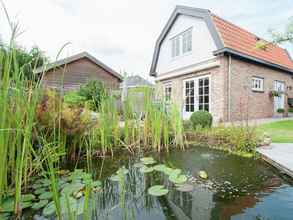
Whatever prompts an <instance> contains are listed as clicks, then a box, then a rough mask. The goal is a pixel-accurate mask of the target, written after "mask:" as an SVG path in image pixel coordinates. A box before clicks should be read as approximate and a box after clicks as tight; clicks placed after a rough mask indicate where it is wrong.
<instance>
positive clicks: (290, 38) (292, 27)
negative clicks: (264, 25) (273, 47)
mask: <svg viewBox="0 0 293 220" xmlns="http://www.w3.org/2000/svg"><path fill="white" fill-rule="evenodd" d="M270 32H271V35H272V37H273V42H274V43H276V44H282V43H288V42H289V43H291V44H292V45H293V17H291V18H290V19H289V23H288V24H287V26H286V30H285V31H284V32H283V33H281V32H277V31H272V30H271V31H270Z"/></svg>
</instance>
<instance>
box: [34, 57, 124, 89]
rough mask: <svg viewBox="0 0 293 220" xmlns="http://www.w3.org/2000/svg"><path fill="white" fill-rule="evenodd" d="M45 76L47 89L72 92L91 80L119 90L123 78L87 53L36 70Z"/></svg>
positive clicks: (44, 82) (44, 83)
mask: <svg viewBox="0 0 293 220" xmlns="http://www.w3.org/2000/svg"><path fill="white" fill-rule="evenodd" d="M35 73H36V74H43V77H42V81H41V83H42V85H43V86H44V87H45V88H52V89H56V90H62V89H63V90H64V91H65V92H66V91H71V90H77V89H79V88H80V86H81V85H83V84H86V83H87V82H89V81H91V80H99V81H101V82H102V83H103V84H104V85H105V87H106V88H108V89H119V84H120V83H121V82H122V76H121V75H120V74H119V73H117V72H116V71H115V70H113V69H112V68H110V67H108V66H107V65H105V64H104V63H102V62H101V61H99V60H98V59H96V58H95V57H93V56H92V55H90V54H89V53H87V52H82V53H79V54H76V55H74V56H70V57H67V58H65V59H62V60H59V61H56V62H54V63H51V64H48V65H46V66H43V67H40V68H38V69H36V70H35Z"/></svg>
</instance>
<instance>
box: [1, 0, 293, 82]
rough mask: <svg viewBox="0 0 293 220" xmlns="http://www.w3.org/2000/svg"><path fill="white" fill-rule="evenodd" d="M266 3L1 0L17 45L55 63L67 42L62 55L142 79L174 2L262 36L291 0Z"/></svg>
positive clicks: (228, 0) (279, 19) (281, 16)
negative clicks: (14, 25) (15, 26)
mask: <svg viewBox="0 0 293 220" xmlns="http://www.w3.org/2000/svg"><path fill="white" fill-rule="evenodd" d="M267 2H268V1H267V0H260V1H257V2H256V1H255V2H254V3H251V2H250V3H247V1H246V0H242V1H238V3H237V7H235V4H234V1H233V0H222V1H217V0H197V1H195V0H148V1H142V0H119V1H117V0H83V1H82V0H25V1H19V0H4V3H5V4H6V7H7V9H8V11H9V14H10V16H11V17H12V18H14V19H17V20H18V21H19V22H20V24H21V26H22V29H23V30H25V33H24V34H22V35H21V36H20V37H19V39H18V41H19V43H20V44H21V45H24V46H26V47H31V46H32V45H35V44H36V45H38V46H39V47H40V48H41V49H43V50H44V51H46V52H47V54H48V55H49V56H50V57H51V58H52V60H53V59H54V58H55V56H56V54H57V52H58V51H59V49H60V48H61V47H62V45H64V44H65V43H66V42H71V44H70V45H69V46H68V47H67V48H66V49H65V50H64V52H63V54H62V56H67V55H71V54H74V53H77V52H80V51H89V52H90V53H92V54H93V55H94V56H96V57H97V58H98V59H100V60H101V61H102V62H104V63H106V64H108V65H109V66H111V67H112V68H114V69H115V70H117V71H120V70H124V71H127V72H129V73H133V74H141V75H143V76H145V77H146V76H148V71H149V68H150V64H151V59H152V54H153V49H154V44H155V41H156V38H157V37H158V35H159V34H160V31H161V30H162V28H163V26H164V25H165V23H166V22H167V19H168V18H169V16H170V14H171V12H172V10H173V9H174V7H175V5H176V4H181V5H190V6H194V7H203V8H208V9H211V10H212V11H213V12H215V13H217V14H218V15H220V16H223V17H224V18H227V19H229V20H231V21H232V22H235V23H236V24H239V25H242V26H243V27H245V28H248V29H249V30H251V31H256V32H257V33H256V34H258V35H260V36H262V35H265V34H266V32H267V29H268V28H269V27H272V26H274V27H275V26H278V24H280V23H282V24H283V22H284V21H285V18H286V16H287V15H289V14H290V13H291V14H292V15H293V12H292V9H290V7H289V6H290V0H283V1H282V4H278V3H276V1H275V2H272V3H270V4H268V3H267ZM274 8H277V9H278V10H274ZM291 8H292V7H291ZM272 11H274V16H271V12H272ZM0 19H1V20H0V21H1V27H0V28H1V30H0V34H1V36H2V38H4V39H6V40H7V39H8V25H7V22H6V21H5V19H4V13H3V10H1V12H0ZM3 24H4V25H3Z"/></svg>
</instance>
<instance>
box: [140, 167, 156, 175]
mask: <svg viewBox="0 0 293 220" xmlns="http://www.w3.org/2000/svg"><path fill="white" fill-rule="evenodd" d="M139 170H140V172H142V173H151V172H153V171H154V168H153V167H147V166H143V167H141V168H140V169H139Z"/></svg>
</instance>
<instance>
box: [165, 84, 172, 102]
mask: <svg viewBox="0 0 293 220" xmlns="http://www.w3.org/2000/svg"><path fill="white" fill-rule="evenodd" d="M171 98H172V84H171V83H169V84H166V85H165V101H166V102H171Z"/></svg>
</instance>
